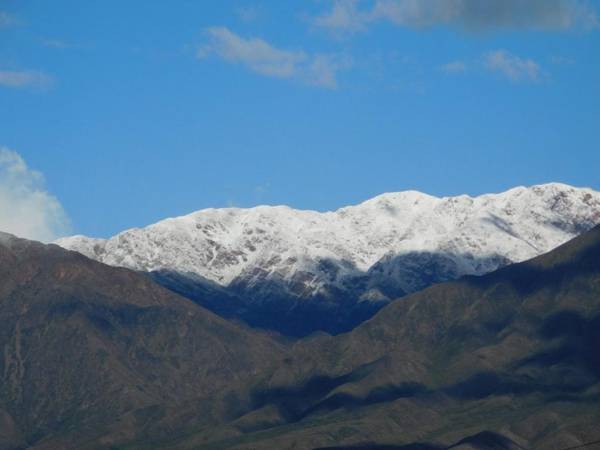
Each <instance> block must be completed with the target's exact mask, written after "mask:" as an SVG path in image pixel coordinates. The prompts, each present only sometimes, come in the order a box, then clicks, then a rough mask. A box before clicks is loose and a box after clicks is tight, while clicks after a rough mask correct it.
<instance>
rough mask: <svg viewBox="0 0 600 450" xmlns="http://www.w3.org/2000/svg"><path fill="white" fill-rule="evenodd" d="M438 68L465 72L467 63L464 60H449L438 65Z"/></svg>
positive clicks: (449, 71) (447, 71)
mask: <svg viewBox="0 0 600 450" xmlns="http://www.w3.org/2000/svg"><path fill="white" fill-rule="evenodd" d="M440 70H441V71H442V72H446V73H465V72H466V71H467V63H465V62H464V61H459V60H457V61H450V62H448V63H446V64H443V65H441V66H440Z"/></svg>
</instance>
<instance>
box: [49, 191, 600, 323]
mask: <svg viewBox="0 0 600 450" xmlns="http://www.w3.org/2000/svg"><path fill="white" fill-rule="evenodd" d="M597 223H600V193H599V192H595V191H593V190H590V189H582V188H574V187H571V186H567V185H562V184H556V183H555V184H546V185H539V186H533V187H529V188H525V187H518V188H514V189H511V190H509V191H506V192H503V193H500V194H489V195H482V196H479V197H474V198H473V197H469V196H466V195H463V196H459V197H444V198H437V197H433V196H430V195H426V194H422V193H419V192H414V191H408V192H399V193H392V194H384V195H381V196H378V197H375V198H373V199H371V200H368V201H366V202H364V203H362V204H360V205H356V206H350V207H346V208H342V209H339V210H337V211H335V212H325V213H319V212H315V211H298V210H293V209H291V208H288V207H284V206H276V207H269V206H261V207H256V208H250V209H237V208H226V209H206V210H201V211H198V212H195V213H192V214H190V215H187V216H184V217H178V218H174V219H167V220H164V221H161V222H158V223H156V224H154V225H150V226H148V227H145V228H141V229H131V230H127V231H125V232H123V233H120V234H118V235H116V236H115V237H112V238H110V239H107V240H104V239H92V238H88V237H84V236H74V237H69V238H65V239H61V240H59V241H58V242H57V243H58V244H59V245H61V246H63V247H65V248H67V249H71V250H76V251H78V252H81V253H83V254H84V255H86V256H88V257H91V258H93V259H96V260H98V261H101V262H104V263H106V264H110V265H113V266H122V267H128V268H131V269H136V270H141V271H148V272H156V273H157V280H158V281H159V282H161V283H163V284H164V285H165V286H167V287H169V288H172V289H174V290H176V291H177V292H179V293H181V294H184V295H187V296H188V297H190V298H192V299H195V300H197V301H200V299H201V298H204V299H206V298H208V297H212V298H213V299H214V298H225V300H223V302H222V304H220V305H219V304H217V305H216V306H215V302H213V303H212V304H204V306H207V307H210V308H211V309H213V310H214V311H216V312H219V313H220V314H222V315H225V316H231V317H239V318H242V319H244V320H246V322H248V323H250V324H252V325H258V326H264V327H266V328H276V329H278V330H279V331H282V332H284V333H286V334H295V335H303V334H307V333H310V332H311V331H314V330H319V329H320V330H325V331H329V332H332V333H337V332H340V331H346V330H348V329H351V328H352V327H353V326H355V325H356V324H357V323H359V322H361V321H362V320H364V319H365V318H368V317H370V316H371V315H372V314H373V313H374V312H375V311H376V310H378V309H379V308H380V307H381V306H382V305H384V304H385V303H386V302H388V301H390V300H391V299H394V298H397V297H399V296H402V295H405V294H407V293H411V292H415V291H417V290H419V289H422V288H424V287H426V286H429V285H431V284H433V283H437V282H440V281H446V280H451V279H455V278H457V277H459V276H462V275H466V274H483V273H487V272H490V271H492V270H495V269H497V268H498V267H501V266H503V265H506V264H508V263H511V262H518V261H523V260H525V259H528V258H531V257H534V256H537V255H539V254H542V253H544V252H547V251H549V250H551V249H552V248H555V247H556V246H558V245H560V244H562V243H564V242H565V241H567V240H569V239H571V238H573V237H575V236H576V235H578V234H580V233H582V232H583V231H586V230H588V229H590V228H591V227H592V226H594V225H595V224H597ZM223 288H225V289H223ZM207 293H212V294H210V295H207ZM220 296H221V297H220ZM223 296H224V297H223ZM217 303H218V302H217Z"/></svg>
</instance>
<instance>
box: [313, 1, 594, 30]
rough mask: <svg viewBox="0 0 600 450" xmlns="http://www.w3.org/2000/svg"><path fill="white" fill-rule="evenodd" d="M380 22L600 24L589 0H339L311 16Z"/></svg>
mask: <svg viewBox="0 0 600 450" xmlns="http://www.w3.org/2000/svg"><path fill="white" fill-rule="evenodd" d="M363 5H364V6H363ZM381 21H388V22H391V23H393V24H395V25H398V26H402V27H410V28H424V27H431V26H436V25H447V26H452V27H456V28H461V29H466V30H469V31H485V30H493V29H506V28H508V29H510V28H513V29H534V30H565V29H575V28H578V29H592V28H598V27H600V20H599V19H598V13H597V11H596V10H595V9H594V8H593V7H592V6H591V5H590V4H589V2H587V1H585V0H529V1H527V2H525V1H523V0H489V1H487V2H485V3H484V2H481V0H376V1H374V2H363V1H361V0H335V1H334V3H333V7H332V8H331V10H330V11H329V12H327V13H325V14H323V15H320V16H318V17H316V18H314V19H313V23H314V25H316V26H318V27H321V28H324V29H329V30H331V31H334V32H356V31H362V30H365V29H367V28H368V26H370V25H371V24H374V23H376V22H381Z"/></svg>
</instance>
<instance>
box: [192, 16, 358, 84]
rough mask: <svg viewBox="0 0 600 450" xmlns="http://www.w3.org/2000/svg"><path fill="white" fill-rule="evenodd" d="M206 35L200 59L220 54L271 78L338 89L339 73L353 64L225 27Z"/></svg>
mask: <svg viewBox="0 0 600 450" xmlns="http://www.w3.org/2000/svg"><path fill="white" fill-rule="evenodd" d="M206 33H207V36H208V42H207V43H206V44H205V45H203V46H201V47H200V49H199V50H198V52H197V56H198V58H201V59H202V58H206V57H208V56H210V55H216V56H218V57H220V58H222V59H224V60H225V61H228V62H231V63H237V64H241V65H243V66H246V67H247V68H248V69H250V70H252V71H253V72H256V73H258V74H261V75H265V76H269V77H275V78H285V79H296V80H299V81H302V82H304V83H307V84H312V85H315V86H320V87H325V88H336V87H337V73H338V71H340V70H342V69H344V68H346V67H348V66H349V65H350V61H349V60H348V58H344V57H340V56H336V55H325V54H307V53H306V52H304V51H303V50H285V49H280V48H277V47H275V46H273V45H271V44H270V43H268V42H266V41H265V40H263V39H260V38H255V37H253V38H243V37H241V36H239V35H237V34H235V33H233V32H232V31H230V30H229V29H228V28H225V27H211V28H208V29H207V30H206Z"/></svg>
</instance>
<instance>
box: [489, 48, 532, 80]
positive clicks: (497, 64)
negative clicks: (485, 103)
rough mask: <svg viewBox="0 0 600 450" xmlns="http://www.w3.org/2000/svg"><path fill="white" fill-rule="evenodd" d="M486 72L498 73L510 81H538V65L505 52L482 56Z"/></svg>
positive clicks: (498, 51) (499, 51)
mask: <svg viewBox="0 0 600 450" xmlns="http://www.w3.org/2000/svg"><path fill="white" fill-rule="evenodd" d="M484 64H485V66H486V68H487V69H488V70H491V71H493V72H498V73H500V74H501V75H503V76H505V77H507V78H508V79H510V80H511V81H538V80H539V79H540V77H541V68H540V65H539V64H538V63H537V62H535V61H534V60H532V59H524V58H520V57H518V56H516V55H513V54H512V53H510V52H507V51H506V50H495V51H492V52H489V53H487V54H485V55H484Z"/></svg>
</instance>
